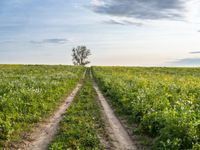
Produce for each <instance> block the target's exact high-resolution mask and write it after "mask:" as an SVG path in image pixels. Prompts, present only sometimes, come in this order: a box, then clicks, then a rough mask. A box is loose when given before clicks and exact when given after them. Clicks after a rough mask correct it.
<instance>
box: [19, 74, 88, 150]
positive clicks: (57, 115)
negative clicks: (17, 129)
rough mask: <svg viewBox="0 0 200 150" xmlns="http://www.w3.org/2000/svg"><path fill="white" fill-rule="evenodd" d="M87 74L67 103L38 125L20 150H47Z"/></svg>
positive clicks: (66, 100) (67, 99)
mask: <svg viewBox="0 0 200 150" xmlns="http://www.w3.org/2000/svg"><path fill="white" fill-rule="evenodd" d="M85 74H86V72H85V73H84V75H83V79H82V80H81V82H80V83H78V85H77V86H76V88H75V89H74V90H73V91H72V93H71V94H70V95H69V96H68V97H67V98H66V99H65V101H64V102H63V103H62V104H61V105H60V107H59V108H58V109H57V111H55V112H54V114H53V115H52V116H51V117H50V118H48V119H46V120H45V121H44V122H43V123H40V124H38V126H37V127H36V128H34V129H33V131H32V133H31V135H30V137H28V138H29V140H27V141H23V144H21V145H20V146H19V148H17V149H19V150H45V149H47V147H48V145H49V143H50V142H51V141H52V140H53V137H54V136H55V134H56V132H57V129H58V127H59V122H60V121H61V120H62V118H63V114H64V113H65V111H66V109H67V108H68V107H69V106H70V104H71V102H72V101H73V99H74V97H75V95H76V94H77V92H78V91H79V89H80V88H81V86H82V84H83V80H84V79H85Z"/></svg>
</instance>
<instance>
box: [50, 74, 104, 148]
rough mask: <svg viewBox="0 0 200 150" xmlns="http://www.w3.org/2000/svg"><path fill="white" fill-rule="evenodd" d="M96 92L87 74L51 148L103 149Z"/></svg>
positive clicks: (101, 125)
mask: <svg viewBox="0 0 200 150" xmlns="http://www.w3.org/2000/svg"><path fill="white" fill-rule="evenodd" d="M94 93H95V91H94V89H93V87H92V83H91V81H90V79H89V75H88V74H87V75H86V80H85V81H84V84H83V86H82V88H81V89H80V91H79V92H78V94H77V95H76V96H75V99H74V100H73V102H72V104H71V105H70V107H69V108H68V109H67V111H66V113H65V116H64V118H63V120H62V121H61V123H60V128H59V131H58V134H57V136H56V137H55V139H54V141H53V142H52V143H51V144H50V146H49V149H51V150H58V149H59V150H62V149H77V150H78V149H81V150H90V149H93V150H99V149H103V147H102V146H101V143H100V140H99V136H98V134H99V133H98V132H99V131H103V124H102V119H101V112H100V108H99V106H98V103H97V101H95V94H94Z"/></svg>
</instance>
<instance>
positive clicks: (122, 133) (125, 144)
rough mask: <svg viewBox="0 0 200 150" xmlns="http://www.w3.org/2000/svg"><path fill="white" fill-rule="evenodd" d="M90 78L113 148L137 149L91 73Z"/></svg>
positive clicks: (120, 149) (123, 149) (119, 149)
mask: <svg viewBox="0 0 200 150" xmlns="http://www.w3.org/2000/svg"><path fill="white" fill-rule="evenodd" d="M91 78H92V82H93V86H94V89H95V91H96V93H97V95H98V99H99V100H100V103H101V105H102V107H103V111H104V115H105V117H106V119H107V122H108V127H107V128H108V132H109V135H110V138H111V139H112V142H113V143H112V144H113V145H114V147H115V148H113V149H115V150H137V147H136V146H135V144H134V143H133V141H132V139H131V137H130V136H129V135H128V133H127V131H126V130H125V129H124V127H123V126H122V124H121V122H120V121H119V120H118V118H117V117H116V116H115V114H114V112H113V110H112V109H111V107H110V106H109V104H108V102H107V101H106V99H105V97H104V96H103V94H102V92H101V91H100V90H99V88H98V86H97V84H96V82H95V81H94V79H93V77H92V73H91Z"/></svg>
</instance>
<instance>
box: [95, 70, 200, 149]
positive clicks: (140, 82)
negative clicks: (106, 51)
mask: <svg viewBox="0 0 200 150" xmlns="http://www.w3.org/2000/svg"><path fill="white" fill-rule="evenodd" d="M92 70H93V72H94V77H95V79H96V81H97V82H98V85H99V86H100V88H101V89H102V91H103V92H104V94H105V95H106V96H107V97H108V98H109V99H110V102H111V104H112V105H113V107H114V108H115V110H116V112H117V113H118V114H120V115H122V116H126V118H128V120H129V122H132V123H135V124H137V126H138V128H137V129H135V128H133V132H134V134H135V133H136V130H137V133H138V132H139V133H140V134H141V133H142V134H144V135H148V136H149V137H151V138H153V139H154V140H153V141H154V142H153V144H152V146H153V149H172V150H182V149H200V78H199V77H200V68H139V67H135V68H134V67H92Z"/></svg>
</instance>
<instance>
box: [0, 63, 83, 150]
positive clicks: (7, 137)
mask: <svg viewBox="0 0 200 150" xmlns="http://www.w3.org/2000/svg"><path fill="white" fill-rule="evenodd" d="M83 71H84V68H83V67H74V66H46V65H40V66H39V65H0V147H2V146H5V147H10V145H9V144H10V143H12V144H13V143H14V142H18V141H20V139H21V138H23V137H24V136H26V133H27V132H28V131H29V130H30V129H31V127H32V126H33V125H34V124H35V123H37V122H39V121H42V120H43V119H44V118H45V117H48V116H49V115H50V114H51V113H52V112H53V111H54V110H55V109H56V108H57V106H58V105H59V104H60V103H61V101H63V100H64V97H66V96H67V95H68V94H69V93H70V92H71V91H72V90H73V89H74V88H75V86H76V84H77V83H78V82H79V81H80V79H81V78H82V74H83Z"/></svg>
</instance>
